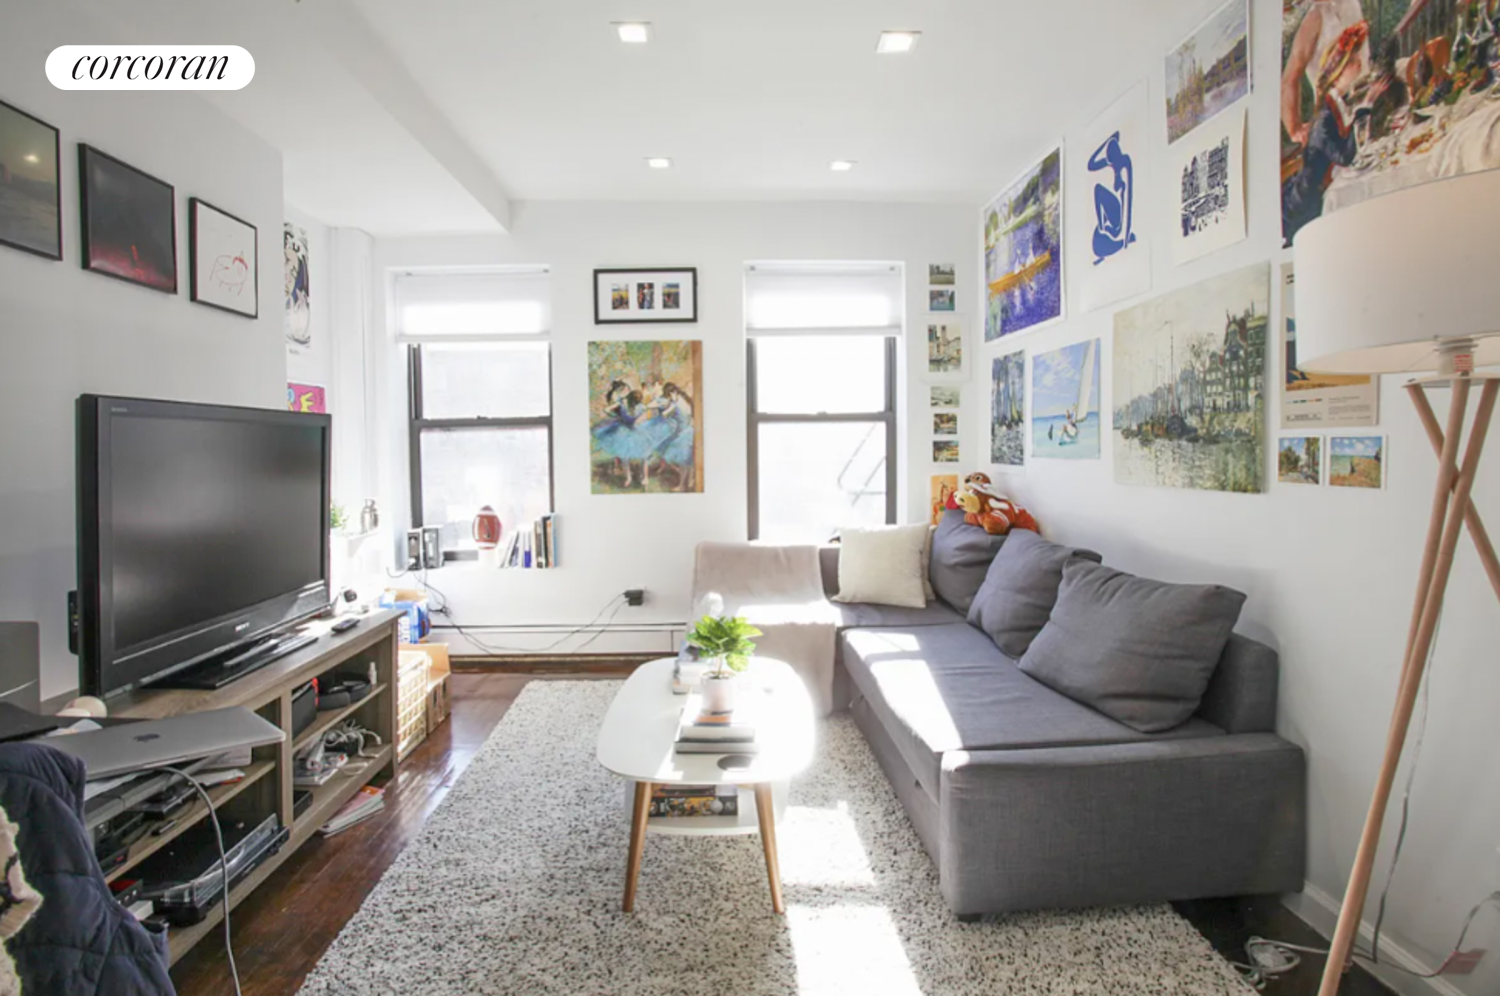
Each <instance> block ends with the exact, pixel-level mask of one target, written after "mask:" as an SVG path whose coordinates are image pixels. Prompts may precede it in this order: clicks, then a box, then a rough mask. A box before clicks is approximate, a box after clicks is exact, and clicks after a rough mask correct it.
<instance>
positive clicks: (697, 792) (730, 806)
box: [648, 785, 740, 816]
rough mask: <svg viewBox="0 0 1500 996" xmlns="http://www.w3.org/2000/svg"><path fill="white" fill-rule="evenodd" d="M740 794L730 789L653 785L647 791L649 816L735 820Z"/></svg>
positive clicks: (724, 786) (729, 787)
mask: <svg viewBox="0 0 1500 996" xmlns="http://www.w3.org/2000/svg"><path fill="white" fill-rule="evenodd" d="M739 814H740V790H739V788H738V787H736V786H734V785H657V786H656V787H654V788H653V789H652V790H651V803H650V807H649V811H648V815H651V816H738V815H739Z"/></svg>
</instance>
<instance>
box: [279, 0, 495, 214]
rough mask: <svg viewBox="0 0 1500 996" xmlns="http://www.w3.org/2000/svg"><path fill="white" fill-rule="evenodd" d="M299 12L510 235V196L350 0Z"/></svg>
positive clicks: (324, 1) (318, 3)
mask: <svg viewBox="0 0 1500 996" xmlns="http://www.w3.org/2000/svg"><path fill="white" fill-rule="evenodd" d="M297 7H298V10H299V11H300V12H301V13H302V16H303V17H304V18H305V19H306V20H307V23H308V26H309V27H310V28H311V29H312V30H313V31H314V32H315V35H316V37H317V39H318V40H319V42H321V43H322V45H323V46H324V47H325V48H327V50H328V52H329V53H330V54H331V55H333V57H334V58H336V59H337V60H338V61H339V63H340V65H342V66H343V67H344V68H345V69H346V70H347V71H348V72H349V74H350V75H351V76H353V77H354V79H355V81H356V82H358V83H359V85H360V86H362V87H364V88H365V90H366V91H368V92H369V94H370V95H371V96H372V97H374V98H375V100H376V101H378V102H379V103H380V105H381V106H382V107H383V108H385V110H386V112H387V113H388V114H390V116H391V117H392V118H394V119H395V121H396V123H397V124H399V125H400V126H401V127H402V128H404V129H406V131H407V132H409V133H410V134H411V136H412V137H413V138H415V139H416V140H417V141H418V142H419V143H420V144H421V145H422V147H423V148H425V149H426V150H427V152H428V153H429V154H430V155H431V156H432V158H433V159H435V160H437V163H438V165H440V166H442V167H443V169H445V170H447V171H448V173H449V175H451V176H452V177H453V178H454V179H455V180H457V181H458V182H459V184H460V185H461V186H462V187H463V188H464V189H465V190H467V191H468V192H469V194H470V195H471V196H472V197H473V198H474V199H475V200H476V201H478V202H479V204H480V206H481V207H483V208H484V210H485V211H486V212H488V213H489V214H490V216H491V217H493V218H494V219H495V220H496V221H497V222H499V223H500V227H501V228H502V229H505V230H506V231H509V230H510V210H511V208H510V195H509V194H508V193H507V192H506V190H505V187H504V186H503V185H502V184H501V183H500V180H499V178H498V177H496V176H495V174H494V173H493V172H491V171H490V168H489V166H488V165H486V164H485V162H484V160H483V159H481V158H480V157H479V155H478V154H477V153H475V152H474V150H473V149H472V148H470V147H469V144H468V143H467V142H465V141H464V140H463V138H461V137H460V136H459V134H458V132H457V131H456V130H455V129H454V127H453V124H452V123H451V122H450V121H449V120H448V118H447V116H446V115H444V114H443V112H442V111H440V110H439V109H438V107H437V106H436V105H435V104H433V102H432V101H431V100H429V99H427V95H426V94H425V93H423V92H422V88H421V87H420V86H419V85H418V84H417V81H416V80H415V79H413V78H412V75H411V73H409V72H407V71H406V67H405V65H403V64H402V62H401V59H400V58H399V57H398V56H397V55H396V53H395V52H393V51H392V50H391V48H390V46H389V45H387V44H386V43H385V39H383V38H381V37H380V35H379V34H378V33H376V31H375V29H374V28H372V27H371V26H370V23H369V22H368V21H367V20H365V17H364V15H363V14H361V13H360V12H359V10H358V8H356V7H355V6H354V4H353V3H351V2H350V0H308V2H306V3H298V5H297Z"/></svg>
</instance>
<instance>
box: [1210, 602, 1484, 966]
mask: <svg viewBox="0 0 1500 996" xmlns="http://www.w3.org/2000/svg"><path fill="white" fill-rule="evenodd" d="M1442 626H1443V613H1442V611H1441V610H1440V611H1439V612H1438V618H1437V622H1436V624H1435V625H1434V628H1433V633H1432V643H1431V644H1430V645H1429V647H1428V651H1427V663H1426V671H1425V676H1424V680H1423V682H1422V709H1421V713H1420V714H1419V716H1418V719H1417V735H1416V740H1415V742H1414V743H1413V744H1412V749H1411V754H1410V757H1411V761H1410V762H1409V764H1408V766H1407V769H1406V785H1405V787H1404V789H1403V791H1402V796H1401V823H1400V826H1399V828H1398V829H1397V832H1396V843H1395V846H1394V847H1393V848H1392V849H1391V864H1390V868H1389V869H1388V870H1387V871H1386V877H1385V886H1384V887H1383V888H1382V889H1381V890H1380V903H1379V906H1378V908H1377V912H1376V915H1375V926H1374V930H1373V936H1372V937H1371V944H1370V950H1369V952H1368V953H1366V952H1364V951H1361V950H1359V949H1358V947H1357V946H1356V948H1355V950H1354V951H1353V952H1352V955H1351V956H1352V957H1353V958H1355V959H1357V960H1359V961H1366V962H1369V963H1370V964H1371V965H1376V966H1381V967H1384V968H1390V969H1395V970H1396V971H1398V972H1402V973H1404V974H1406V975H1409V976H1412V977H1414V978H1418V979H1435V978H1437V977H1438V976H1440V975H1442V974H1443V973H1444V972H1445V971H1447V970H1448V967H1449V966H1450V965H1452V964H1453V962H1454V960H1455V959H1457V958H1458V957H1459V956H1460V955H1461V954H1462V953H1463V948H1464V942H1465V941H1466V940H1467V939H1468V936H1469V930H1470V928H1472V927H1473V925H1474V919H1475V917H1477V916H1478V915H1479V912H1480V911H1481V910H1483V909H1484V908H1485V907H1486V906H1489V905H1490V904H1492V903H1493V904H1494V905H1495V908H1496V909H1497V910H1500V892H1495V893H1491V894H1490V895H1488V896H1486V897H1484V898H1483V899H1481V900H1480V901H1479V902H1477V903H1475V904H1474V908H1473V909H1471V910H1469V915H1468V916H1467V917H1465V918H1464V925H1463V929H1462V930H1460V931H1459V935H1458V941H1457V943H1455V944H1454V945H1453V949H1452V951H1450V952H1449V954H1448V957H1446V958H1444V959H1443V962H1442V964H1441V965H1439V966H1438V967H1437V968H1436V969H1435V970H1433V971H1431V972H1418V971H1415V970H1413V969H1410V968H1406V967H1405V966H1403V965H1397V964H1394V963H1393V962H1389V961H1385V962H1383V961H1381V960H1380V935H1381V931H1382V928H1383V927H1384V925H1385V913H1386V903H1387V901H1388V900H1389V898H1390V894H1391V886H1392V883H1394V881H1395V878H1396V869H1397V867H1398V866H1399V865H1400V863H1401V851H1402V848H1403V846H1404V845H1405V844H1406V831H1407V829H1408V826H1409V825H1410V822H1411V794H1412V789H1413V787H1414V786H1415V785H1416V780H1417V763H1418V762H1419V761H1420V760H1421V757H1422V745H1423V743H1424V742H1425V741H1426V739H1427V717H1428V714H1429V712H1430V711H1431V703H1432V680H1433V674H1434V672H1435V666H1436V662H1437V645H1438V635H1439V634H1440V633H1441V632H1442ZM1296 952H1302V953H1303V954H1314V955H1327V954H1328V953H1329V951H1328V949H1327V948H1309V947H1303V946H1301V945H1298V944H1291V943H1288V942H1286V941H1275V940H1267V939H1266V938H1263V937H1252V938H1250V940H1249V941H1247V942H1245V957H1246V959H1247V960H1248V962H1249V963H1248V964H1245V963H1242V962H1230V964H1231V965H1233V966H1234V967H1235V968H1237V969H1239V970H1240V972H1241V974H1243V975H1244V976H1245V980H1246V981H1247V982H1249V983H1250V984H1251V985H1253V986H1254V987H1255V988H1256V989H1264V988H1265V986H1266V983H1267V982H1268V981H1270V980H1271V979H1272V978H1275V977H1276V976H1278V975H1282V974H1284V973H1286V972H1290V971H1291V970H1292V969H1294V968H1296V967H1297V966H1298V965H1299V964H1300V963H1301V961H1302V959H1301V957H1300V956H1299V955H1298V954H1297V953H1296Z"/></svg>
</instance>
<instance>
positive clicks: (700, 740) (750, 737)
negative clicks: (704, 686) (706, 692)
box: [677, 692, 760, 754]
mask: <svg viewBox="0 0 1500 996" xmlns="http://www.w3.org/2000/svg"><path fill="white" fill-rule="evenodd" d="M751 711H752V710H750V709H749V708H747V707H745V706H741V707H739V708H737V709H736V710H735V711H734V712H727V713H712V712H704V711H703V696H702V695H701V694H700V693H698V692H690V693H689V694H688V697H687V701H686V702H685V703H683V706H682V720H681V721H680V722H679V723H678V725H677V753H679V754H754V753H756V752H757V751H758V750H759V749H760V745H759V744H757V743H756V742H755V722H754V717H753V716H752V715H751Z"/></svg>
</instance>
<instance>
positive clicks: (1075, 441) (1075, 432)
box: [1031, 339, 1099, 460]
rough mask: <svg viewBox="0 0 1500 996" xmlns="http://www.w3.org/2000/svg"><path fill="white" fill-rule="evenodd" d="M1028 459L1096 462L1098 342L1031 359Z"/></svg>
mask: <svg viewBox="0 0 1500 996" xmlns="http://www.w3.org/2000/svg"><path fill="white" fill-rule="evenodd" d="M1031 455H1032V456H1033V457H1036V458H1037V459H1039V460H1097V459H1099V340H1098V339H1089V340H1087V341H1086V342H1075V343H1073V345H1071V346H1064V347H1063V348H1062V349H1054V350H1052V351H1051V352H1050V353H1037V354H1036V355H1035V356H1033V357H1032V358H1031Z"/></svg>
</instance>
